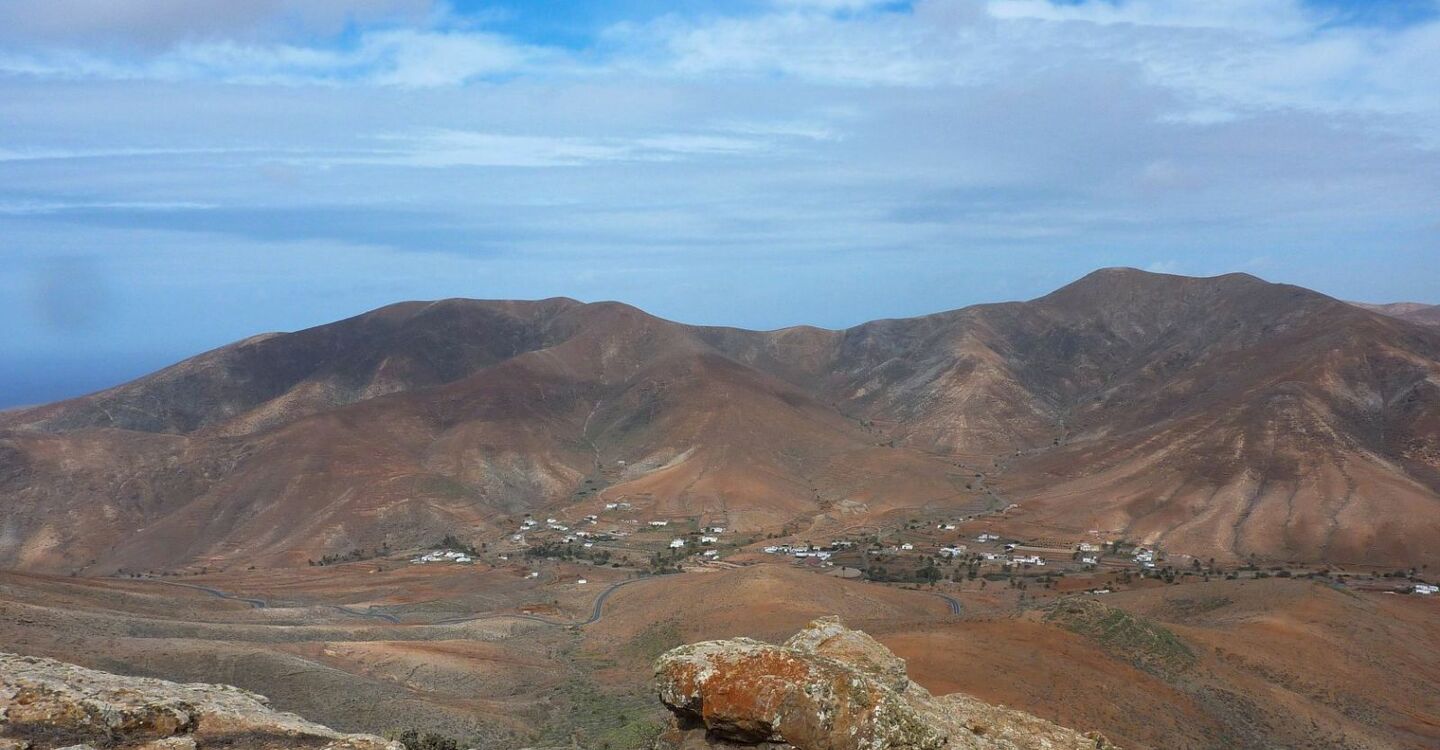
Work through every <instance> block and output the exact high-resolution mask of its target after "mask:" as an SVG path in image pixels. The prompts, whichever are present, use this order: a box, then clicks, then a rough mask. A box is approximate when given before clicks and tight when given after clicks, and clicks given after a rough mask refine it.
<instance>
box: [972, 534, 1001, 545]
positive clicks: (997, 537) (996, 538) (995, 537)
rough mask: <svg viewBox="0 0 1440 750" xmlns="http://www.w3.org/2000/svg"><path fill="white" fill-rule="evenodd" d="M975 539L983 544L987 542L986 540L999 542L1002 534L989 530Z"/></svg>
mask: <svg viewBox="0 0 1440 750" xmlns="http://www.w3.org/2000/svg"><path fill="white" fill-rule="evenodd" d="M975 541H977V542H980V543H982V544H983V543H985V542H998V541H1000V535H999V534H991V533H988V532H987V533H984V534H981V535H980V536H977V537H975Z"/></svg>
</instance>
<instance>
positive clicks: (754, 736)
mask: <svg viewBox="0 0 1440 750" xmlns="http://www.w3.org/2000/svg"><path fill="white" fill-rule="evenodd" d="M904 666H905V663H904V661H903V660H901V659H900V658H899V657H897V656H895V655H894V654H893V653H891V652H890V651H889V650H888V649H886V648H885V647H884V646H882V645H880V644H879V643H878V642H876V641H875V640H874V639H872V638H870V636H868V635H866V634H864V633H861V632H859V631H854V630H849V629H847V628H845V627H844V626H843V625H842V624H841V623H840V621H839V620H838V619H837V618H833V617H827V618H821V619H819V620H816V621H814V622H812V623H811V624H810V625H809V626H808V627H807V628H805V629H804V630H802V631H801V632H800V633H798V634H796V635H795V636H794V637H792V638H791V639H790V640H789V641H787V642H786V645H784V646H776V645H773V644H769V643H763V642H760V641H756V640H751V639H749V638H735V639H732V640H725V641H705V642H702V643H696V644H692V645H689V646H681V647H679V648H676V649H673V650H671V651H669V652H667V653H665V654H664V655H662V656H661V657H660V658H659V660H658V661H657V662H656V666H655V677H656V685H657V687H658V689H659V692H660V699H661V701H663V702H664V703H665V705H666V706H667V707H669V708H670V710H671V712H672V713H674V715H675V724H674V725H673V726H672V727H671V728H670V730H669V731H668V732H667V733H666V735H665V736H663V737H662V739H661V744H660V747H661V748H695V747H736V746H738V747H767V748H794V749H795V750H959V749H961V748H974V749H976V750H984V749H993V750H1019V749H1021V748H1047V749H1049V748H1055V749H1057V750H1059V749H1061V748H1064V749H1066V750H1080V749H1082V748H1084V749H1087V750H1093V749H1094V748H1105V747H1110V746H1109V744H1108V743H1107V742H1106V741H1105V740H1104V738H1103V737H1093V736H1092V737H1087V736H1085V735H1081V734H1079V733H1077V732H1074V731H1072V730H1069V729H1065V728H1063V727H1059V726H1056V725H1054V724H1051V723H1050V722H1047V721H1044V720H1042V719H1038V718H1036V717H1033V716H1030V715H1029V714H1023V713H1021V712H1018V711H1011V710H1009V709H1005V708H998V707H993V706H988V705H985V704H982V703H979V702H978V701H974V700H973V699H970V698H968V697H964V696H953V698H956V700H952V699H951V698H952V697H946V698H935V697H933V696H931V695H930V694H929V693H928V692H926V691H925V690H924V689H923V688H921V687H919V686H918V685H915V684H914V683H911V682H910V681H909V679H908V677H906V676H905V669H904ZM980 727H984V728H983V729H981V728H980Z"/></svg>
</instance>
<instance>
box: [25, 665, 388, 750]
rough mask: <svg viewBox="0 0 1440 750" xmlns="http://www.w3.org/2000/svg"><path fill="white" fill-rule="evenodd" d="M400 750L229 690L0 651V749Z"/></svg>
mask: <svg viewBox="0 0 1440 750" xmlns="http://www.w3.org/2000/svg"><path fill="white" fill-rule="evenodd" d="M64 747H91V748H97V749H101V748H127V749H131V748H133V749H134V750H203V749H204V748H208V747H224V748H231V749H233V750H281V749H282V748H285V749H287V750H288V749H289V748H313V749H314V750H404V749H403V747H402V746H401V745H400V744H399V743H394V742H388V741H386V740H383V739H381V738H379V737H375V736H373V735H365V734H342V733H340V732H336V731H334V730H332V729H329V728H327V727H323V726H321V725H319V724H314V723H311V722H308V721H305V720H304V719H301V718H300V717H298V716H295V715H294V714H287V713H280V712H277V711H274V710H272V709H271V708H270V706H269V702H268V701H267V700H266V699H265V697H264V696H261V695H256V694H255V693H251V692H248V691H245V690H241V689H240V688H236V687H231V686H229V685H203V684H180V683H175V682H167V681H165V680H155V679H149V678H143V677H122V676H120V675H114V674H110V673H107V672H98V671H95V670H92V669H85V668H83V667H77V666H75V665H72V664H65V663H63V662H58V661H53V660H50V659H40V658H35V657H29V656H16V655H14V654H4V653H0V750H48V749H49V748H64Z"/></svg>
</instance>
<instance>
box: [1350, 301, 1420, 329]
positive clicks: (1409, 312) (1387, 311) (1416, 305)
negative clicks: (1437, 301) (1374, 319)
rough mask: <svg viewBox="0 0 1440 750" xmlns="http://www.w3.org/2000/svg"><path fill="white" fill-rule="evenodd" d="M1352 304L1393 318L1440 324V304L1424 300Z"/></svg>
mask: <svg viewBox="0 0 1440 750" xmlns="http://www.w3.org/2000/svg"><path fill="white" fill-rule="evenodd" d="M1350 304H1352V305H1355V306H1357V307H1363V308H1365V309H1366V310H1369V311H1371V312H1378V313H1380V314H1381V315H1389V316H1390V317H1392V318H1399V319H1401V320H1408V321H1410V322H1411V323H1420V324H1421V325H1427V326H1440V305H1427V304H1425V303H1423V302H1390V303H1388V304H1383V305H1372V304H1369V303H1366V302H1351V303H1350Z"/></svg>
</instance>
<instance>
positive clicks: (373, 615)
mask: <svg viewBox="0 0 1440 750" xmlns="http://www.w3.org/2000/svg"><path fill="white" fill-rule="evenodd" d="M125 580H133V579H125ZM144 580H147V581H150V582H151V583H163V584H165V585H167V586H179V587H181V588H187V589H195V590H196V591H203V592H205V593H207V594H209V595H211V596H213V597H216V598H217V599H229V600H230V601H232V602H245V603H246V604H249V605H250V606H251V608H253V609H269V608H270V602H268V601H266V600H264V599H254V598H251V597H247V596H236V595H234V594H231V593H229V592H228V591H221V590H220V589H217V588H213V587H211V586H201V585H200V584H198V583H181V582H179V581H165V580H161V579H158V578H146V579H144ZM330 609H333V610H335V611H336V612H339V613H341V614H343V615H348V616H350V617H359V618H362V619H369V620H384V621H385V622H393V623H397V624H398V623H399V622H400V618H398V617H396V616H395V615H392V614H389V613H387V612H366V611H362V610H358V609H351V608H350V607H339V606H332V607H330Z"/></svg>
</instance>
